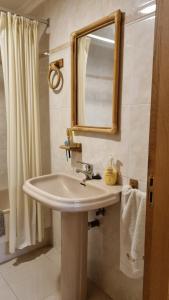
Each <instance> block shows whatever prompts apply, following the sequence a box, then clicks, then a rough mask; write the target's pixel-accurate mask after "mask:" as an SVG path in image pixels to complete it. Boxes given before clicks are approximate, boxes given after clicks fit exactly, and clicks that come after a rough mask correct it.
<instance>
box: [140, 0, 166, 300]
mask: <svg viewBox="0 0 169 300" xmlns="http://www.w3.org/2000/svg"><path fill="white" fill-rule="evenodd" d="M148 175H149V178H152V179H151V182H150V183H149V187H148V199H147V200H148V201H147V218H146V243H145V274H144V296H143V299H144V300H167V299H168V281H169V0H157V17H156V29H155V45H154V66H153V85H152V107H151V128H150V145H149V168H148Z"/></svg>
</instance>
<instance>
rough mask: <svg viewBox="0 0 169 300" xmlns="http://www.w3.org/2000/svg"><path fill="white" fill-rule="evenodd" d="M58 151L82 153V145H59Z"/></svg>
mask: <svg viewBox="0 0 169 300" xmlns="http://www.w3.org/2000/svg"><path fill="white" fill-rule="evenodd" d="M59 148H60V149H64V150H70V151H76V152H82V144H80V143H73V144H72V145H71V146H66V145H61V146H60V147H59Z"/></svg>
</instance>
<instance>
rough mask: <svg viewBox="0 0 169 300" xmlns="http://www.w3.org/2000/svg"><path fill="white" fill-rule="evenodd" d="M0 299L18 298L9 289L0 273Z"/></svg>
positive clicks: (11, 299)
mask: <svg viewBox="0 0 169 300" xmlns="http://www.w3.org/2000/svg"><path fill="white" fill-rule="evenodd" d="M0 299H2V300H18V299H17V298H16V296H15V295H14V293H13V292H12V291H11V289H10V288H9V286H8V285H7V283H6V282H5V281H4V280H3V278H2V276H1V275H0Z"/></svg>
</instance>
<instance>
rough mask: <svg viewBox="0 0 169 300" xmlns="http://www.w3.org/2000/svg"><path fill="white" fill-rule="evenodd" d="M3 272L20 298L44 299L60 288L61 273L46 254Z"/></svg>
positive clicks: (21, 299) (23, 299)
mask: <svg viewBox="0 0 169 300" xmlns="http://www.w3.org/2000/svg"><path fill="white" fill-rule="evenodd" d="M1 273H2V275H3V277H4V278H5V280H6V281H7V282H8V284H9V286H10V287H11V288H12V290H13V291H14V293H15V294H16V296H17V297H18V298H19V300H30V299H31V300H42V299H45V297H47V296H49V295H51V294H52V293H54V292H55V291H57V290H59V282H60V279H59V274H58V273H57V269H56V268H55V266H54V265H53V264H52V262H51V261H50V260H49V259H48V258H47V257H45V255H41V256H40V257H38V258H36V259H35V260H33V261H29V262H25V263H22V264H21V265H18V266H11V265H10V266H8V267H7V269H6V270H5V268H4V269H3V270H2V271H1Z"/></svg>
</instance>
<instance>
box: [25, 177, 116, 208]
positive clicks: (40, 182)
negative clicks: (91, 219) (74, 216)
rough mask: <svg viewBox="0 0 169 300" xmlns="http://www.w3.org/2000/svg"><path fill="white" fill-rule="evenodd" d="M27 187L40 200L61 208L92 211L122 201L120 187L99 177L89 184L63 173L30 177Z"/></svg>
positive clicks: (30, 193) (26, 190)
mask: <svg viewBox="0 0 169 300" xmlns="http://www.w3.org/2000/svg"><path fill="white" fill-rule="evenodd" d="M23 189H24V191H25V192H26V193H27V194H29V195H30V196H31V197H33V198H35V199H36V200H38V201H39V202H42V203H43V204H45V205H48V206H50V207H51V208H53V209H55V210H59V211H67V212H78V211H79V212H80V211H89V210H92V209H97V208H101V207H106V206H108V205H112V204H114V203H116V202H118V201H119V197H118V196H119V192H120V189H121V188H120V187H119V186H114V187H111V188H110V187H106V185H105V186H104V184H103V183H102V184H101V182H100V181H99V182H98V181H96V180H92V181H87V182H86V185H85V186H84V185H82V184H81V180H80V179H78V178H77V177H75V176H70V175H66V174H62V173H58V174H50V175H45V176H40V177H36V178H32V179H29V180H27V181H26V182H25V184H24V186H23Z"/></svg>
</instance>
